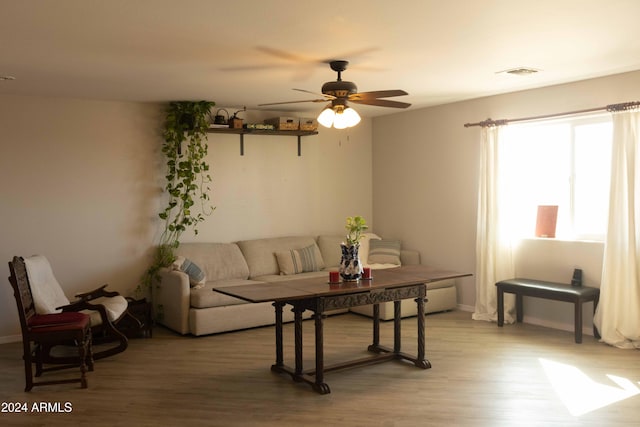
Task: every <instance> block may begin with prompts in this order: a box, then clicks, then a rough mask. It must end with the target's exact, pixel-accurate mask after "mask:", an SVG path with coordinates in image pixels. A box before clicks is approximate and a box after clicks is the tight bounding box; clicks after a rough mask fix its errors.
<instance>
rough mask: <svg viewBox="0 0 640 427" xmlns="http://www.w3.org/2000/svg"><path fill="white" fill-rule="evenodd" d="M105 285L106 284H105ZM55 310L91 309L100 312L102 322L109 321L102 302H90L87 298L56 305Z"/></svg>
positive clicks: (76, 310) (75, 310)
mask: <svg viewBox="0 0 640 427" xmlns="http://www.w3.org/2000/svg"><path fill="white" fill-rule="evenodd" d="M105 286H106V285H105ZM56 309H57V310H62V312H63V313H65V312H78V311H82V310H92V311H97V312H99V313H100V318H101V319H102V323H103V324H107V323H111V321H110V320H109V315H108V314H107V309H106V308H105V306H104V305H102V304H91V303H90V302H89V301H87V300H82V299H81V300H78V301H74V302H72V303H71V304H68V305H63V306H62V307H57V308H56Z"/></svg>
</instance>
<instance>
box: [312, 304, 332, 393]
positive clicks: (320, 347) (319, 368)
mask: <svg viewBox="0 0 640 427" xmlns="http://www.w3.org/2000/svg"><path fill="white" fill-rule="evenodd" d="M323 317H324V316H323V315H322V314H321V313H315V314H314V320H315V327H316V372H315V379H316V381H315V383H314V384H313V389H314V390H315V391H317V392H318V393H320V394H328V393H331V389H330V388H329V385H328V384H326V383H325V382H324V327H323Z"/></svg>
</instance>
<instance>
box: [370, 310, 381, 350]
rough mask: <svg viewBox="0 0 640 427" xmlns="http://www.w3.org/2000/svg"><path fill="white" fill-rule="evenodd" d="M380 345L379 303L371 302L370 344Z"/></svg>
mask: <svg viewBox="0 0 640 427" xmlns="http://www.w3.org/2000/svg"><path fill="white" fill-rule="evenodd" d="M379 345H380V304H373V343H372V346H374V347H378V346H379Z"/></svg>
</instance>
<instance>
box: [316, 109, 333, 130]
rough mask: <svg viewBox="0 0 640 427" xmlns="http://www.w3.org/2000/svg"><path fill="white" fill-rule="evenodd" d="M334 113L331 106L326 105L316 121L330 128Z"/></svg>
mask: <svg viewBox="0 0 640 427" xmlns="http://www.w3.org/2000/svg"><path fill="white" fill-rule="evenodd" d="M335 116H336V113H335V112H334V111H333V108H331V107H327V108H325V109H324V110H322V112H321V113H320V115H319V116H318V123H320V124H321V125H322V126H324V127H326V128H330V127H331V125H333V120H334V119H335Z"/></svg>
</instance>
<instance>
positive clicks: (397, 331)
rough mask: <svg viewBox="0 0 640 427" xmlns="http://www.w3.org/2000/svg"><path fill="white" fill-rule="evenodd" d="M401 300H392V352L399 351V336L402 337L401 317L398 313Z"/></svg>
mask: <svg viewBox="0 0 640 427" xmlns="http://www.w3.org/2000/svg"><path fill="white" fill-rule="evenodd" d="M400 304H401V302H400V301H394V302H393V352H394V353H396V354H398V353H400V347H401V344H400V342H401V337H402V328H401V325H402V317H401V315H400V311H401V310H400V309H401V305H400Z"/></svg>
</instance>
